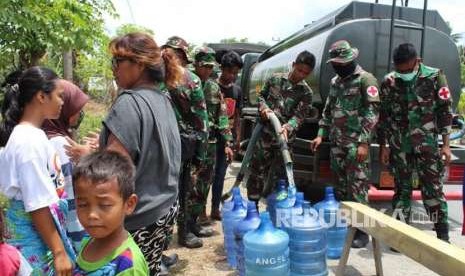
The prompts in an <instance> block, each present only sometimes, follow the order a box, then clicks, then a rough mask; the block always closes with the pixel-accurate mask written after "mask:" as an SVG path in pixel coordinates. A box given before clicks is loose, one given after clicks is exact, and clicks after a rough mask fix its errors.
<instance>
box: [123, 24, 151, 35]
mask: <svg viewBox="0 0 465 276" xmlns="http://www.w3.org/2000/svg"><path fill="white" fill-rule="evenodd" d="M134 32H138V33H146V34H149V35H151V36H153V35H154V32H153V30H152V29H149V28H146V27H144V26H139V25H136V24H124V25H121V26H120V27H119V28H118V30H116V35H117V36H122V35H125V34H128V33H134Z"/></svg>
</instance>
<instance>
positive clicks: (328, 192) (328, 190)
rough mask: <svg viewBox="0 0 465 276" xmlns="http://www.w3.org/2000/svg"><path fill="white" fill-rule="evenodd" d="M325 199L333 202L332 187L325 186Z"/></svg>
mask: <svg viewBox="0 0 465 276" xmlns="http://www.w3.org/2000/svg"><path fill="white" fill-rule="evenodd" d="M325 197H326V199H327V200H334V199H335V198H334V188H333V187H332V186H327V187H326V188H325Z"/></svg>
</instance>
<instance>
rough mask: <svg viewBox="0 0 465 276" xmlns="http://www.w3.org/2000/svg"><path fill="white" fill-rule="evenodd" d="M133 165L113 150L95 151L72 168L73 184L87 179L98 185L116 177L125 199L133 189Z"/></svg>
mask: <svg viewBox="0 0 465 276" xmlns="http://www.w3.org/2000/svg"><path fill="white" fill-rule="evenodd" d="M134 177H135V167H134V165H133V164H132V161H131V160H129V159H128V158H127V157H125V156H123V155H121V154H120V153H118V152H115V151H106V150H105V151H97V152H94V153H91V154H89V155H87V156H85V157H83V158H82V159H81V160H80V161H79V163H78V164H77V166H76V167H74V168H73V185H76V183H77V181H78V180H79V179H82V178H84V179H87V180H90V181H91V182H93V184H95V185H98V184H100V183H103V182H107V181H109V180H111V179H113V178H116V180H117V182H118V186H119V190H120V194H121V197H122V198H123V200H124V201H126V200H127V199H128V198H129V197H130V196H131V195H132V194H133V193H134V190H135V187H134V185H135V184H134Z"/></svg>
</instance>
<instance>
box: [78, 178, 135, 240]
mask: <svg viewBox="0 0 465 276" xmlns="http://www.w3.org/2000/svg"><path fill="white" fill-rule="evenodd" d="M74 187H75V193H76V210H77V215H78V218H79V221H80V222H81V224H82V226H83V227H84V229H85V230H86V231H87V232H88V233H89V235H90V236H91V237H93V238H97V239H98V238H104V237H107V236H110V235H111V234H113V233H115V232H116V231H120V230H122V229H123V228H124V217H125V216H126V215H129V214H131V213H132V212H133V211H134V208H135V207H136V203H137V196H136V195H135V194H132V195H131V196H130V197H129V198H128V199H127V200H126V201H124V200H123V198H122V196H121V194H120V189H119V185H118V182H117V179H116V178H113V179H111V180H109V181H106V182H103V183H99V184H97V185H95V183H93V182H92V181H90V180H89V179H86V178H80V179H78V180H77V182H76V183H75V186H74Z"/></svg>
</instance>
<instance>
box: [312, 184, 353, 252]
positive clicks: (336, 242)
mask: <svg viewBox="0 0 465 276" xmlns="http://www.w3.org/2000/svg"><path fill="white" fill-rule="evenodd" d="M339 205H340V204H339V202H338V201H336V198H335V197H334V189H333V187H326V190H325V199H324V200H323V201H320V202H318V203H317V204H315V206H314V207H315V209H316V210H317V211H318V213H319V214H320V215H321V214H323V218H324V221H325V222H326V224H327V227H328V249H327V257H328V259H339V258H340V257H341V254H342V249H343V248H344V243H345V239H346V235H347V224H346V222H345V220H343V219H342V218H341V216H340V213H339Z"/></svg>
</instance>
